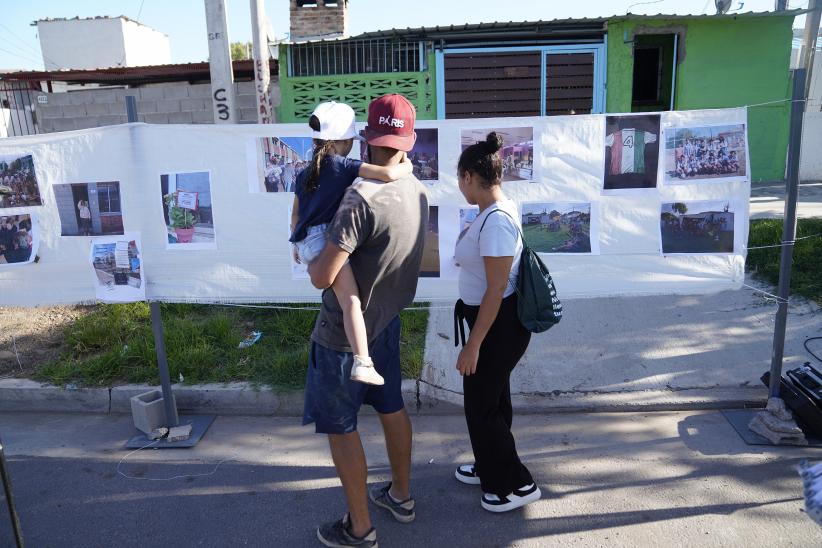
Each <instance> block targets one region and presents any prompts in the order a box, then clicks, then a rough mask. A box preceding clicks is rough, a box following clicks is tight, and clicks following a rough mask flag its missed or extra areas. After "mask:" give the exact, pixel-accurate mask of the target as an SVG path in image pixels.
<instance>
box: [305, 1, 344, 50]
mask: <svg viewBox="0 0 822 548" xmlns="http://www.w3.org/2000/svg"><path fill="white" fill-rule="evenodd" d="M347 37H348V0H291V41H292V42H299V41H303V40H310V39H320V38H326V39H327V38H347Z"/></svg>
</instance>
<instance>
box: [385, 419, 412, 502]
mask: <svg viewBox="0 0 822 548" xmlns="http://www.w3.org/2000/svg"><path fill="white" fill-rule="evenodd" d="M380 422H381V423H382V430H383V433H384V435H385V448H386V450H387V451H388V460H389V462H390V463H391V491H389V494H390V495H391V496H392V497H394V498H395V499H396V500H399V501H403V500H407V499H408V498H410V496H411V495H410V492H409V484H410V481H411V419H410V418H408V413H407V412H406V411H405V408H403V409H400V410H399V411H397V412H396V413H390V414H387V415H383V414H380Z"/></svg>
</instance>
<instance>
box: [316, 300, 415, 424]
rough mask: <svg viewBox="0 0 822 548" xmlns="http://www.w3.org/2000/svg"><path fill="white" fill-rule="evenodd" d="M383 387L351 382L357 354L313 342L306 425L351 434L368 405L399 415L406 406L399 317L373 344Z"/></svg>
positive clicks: (381, 411)
mask: <svg viewBox="0 0 822 548" xmlns="http://www.w3.org/2000/svg"><path fill="white" fill-rule="evenodd" d="M368 350H369V353H370V354H371V359H372V360H373V361H374V366H375V367H376V369H377V372H378V373H379V374H380V375H382V376H383V378H385V384H384V385H382V386H373V385H370V384H364V383H361V382H357V381H352V380H351V378H350V377H351V367H352V365H353V364H354V355H353V354H352V353H350V352H338V351H336V350H331V349H329V348H326V347H324V346H321V345H319V344H317V343H315V342H313V341H312V343H311V354H310V356H309V358H308V375H307V377H306V379H305V407H304V410H303V424H304V425H305V424H310V423H312V422H313V423H314V425H315V430H316V432H317V433H318V434H348V433H350V432H355V431H356V430H357V413H358V412H359V410H360V407H362V404H364V403H366V404H368V405H370V406H372V407H373V408H374V409H375V410H376V411H377V412H378V413H382V414H390V413H396V412H397V411H399V410H401V409H402V408H403V407H405V403H404V402H403V399H402V372H401V371H400V318H399V316H397V317H396V318H394V319H393V320H391V323H389V324H388V326H387V327H386V328H385V329H383V330H382V331H381V332H380V334H379V335H377V338H376V339H374V341H373V342H372V343H371V344H370V345H369V348H368Z"/></svg>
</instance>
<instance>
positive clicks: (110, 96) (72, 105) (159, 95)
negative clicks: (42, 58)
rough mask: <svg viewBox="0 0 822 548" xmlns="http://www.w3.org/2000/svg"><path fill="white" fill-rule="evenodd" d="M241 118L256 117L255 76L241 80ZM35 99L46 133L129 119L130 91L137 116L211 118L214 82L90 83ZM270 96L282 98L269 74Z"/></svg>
mask: <svg viewBox="0 0 822 548" xmlns="http://www.w3.org/2000/svg"><path fill="white" fill-rule="evenodd" d="M234 87H235V89H236V92H237V109H238V113H239V116H240V123H256V122H257V103H256V98H255V95H256V91H255V88H254V82H237V83H235V84H234ZM38 95H41V96H45V97H46V99H45V103H43V102H42V101H43V100H42V99H39V98H38V100H37V102H36V103H35V108H36V111H35V112H36V115H37V122H38V125H39V128H40V131H41V132H42V133H53V132H56V131H70V130H73V129H86V128H92V127H100V126H110V125H115V124H125V123H126V99H125V97H126V95H135V96H136V97H137V119H138V121H140V122H145V123H147V124H213V123H214V111H213V108H212V105H211V84H189V83H187V82H173V83H166V84H154V85H149V86H144V87H139V88H129V89H125V88H117V89H111V88H109V89H86V90H79V91H69V92H66V93H38ZM271 101H272V103H273V104H274V106H278V105H279V104H280V86H279V85H278V83H277V78H276V77H272V79H271Z"/></svg>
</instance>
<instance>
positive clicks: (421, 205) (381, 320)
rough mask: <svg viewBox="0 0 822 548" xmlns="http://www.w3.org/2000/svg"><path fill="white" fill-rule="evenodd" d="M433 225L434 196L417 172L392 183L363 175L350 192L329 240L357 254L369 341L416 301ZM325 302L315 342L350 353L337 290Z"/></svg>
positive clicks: (355, 261)
mask: <svg viewBox="0 0 822 548" xmlns="http://www.w3.org/2000/svg"><path fill="white" fill-rule="evenodd" d="M427 225H428V196H427V195H426V192H425V187H424V186H423V185H422V184H421V183H420V182H419V181H418V180H417V178H416V177H414V176H413V175H408V176H406V177H404V178H402V179H399V180H397V181H393V182H391V183H383V182H381V181H373V180H370V179H360V180H358V181H357V182H355V183H354V184H353V185H351V187H350V188H349V189H348V190H347V191H346V193H345V196H344V197H343V200H342V203H340V207H339V209H338V210H337V214H336V216H335V217H334V220H333V221H332V222H331V224H330V225H329V227H328V233H327V238H328V243H329V244H332V245H337V246H339V247H340V249H343V250H345V251H347V252H348V253H351V257H350V264H351V268H352V270H353V271H354V278H355V279H356V280H357V285H358V286H359V290H360V300H361V301H362V306H363V311H364V317H365V327H366V330H367V332H368V340H369V341H372V340H374V338H375V337H376V336H377V335H379V334H380V332H381V331H382V330H383V329H385V327H386V326H387V325H388V324H389V323H390V322H391V320H393V319H394V317H395V316H396V315H397V314H399V313H400V311H401V310H402V309H403V308H405V307H406V306H408V305H409V304H410V303H411V301H413V299H414V294H415V293H416V291H417V279H418V277H419V271H420V263H421V262H422V251H423V245H424V243H425V231H426V227H427ZM322 301H323V302H322V307H321V308H320V313H319V315H318V316H317V321H316V323H315V324H314V332H313V333H312V335H311V340H313V341H314V342H316V343H317V344H320V345H322V346H324V347H326V348H330V349H332V350H337V351H339V352H350V351H351V347H350V346H349V344H348V339H347V338H346V336H345V329H344V328H343V315H342V310H341V309H340V305H339V303H338V302H337V297H336V296H335V295H334V291H333V290H331V289H326V290H325V291H323V298H322Z"/></svg>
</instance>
